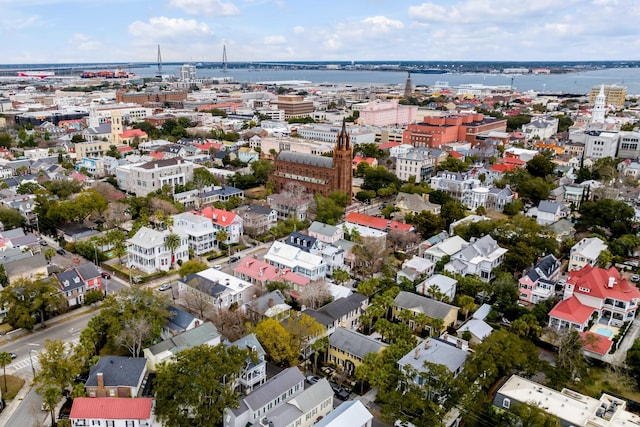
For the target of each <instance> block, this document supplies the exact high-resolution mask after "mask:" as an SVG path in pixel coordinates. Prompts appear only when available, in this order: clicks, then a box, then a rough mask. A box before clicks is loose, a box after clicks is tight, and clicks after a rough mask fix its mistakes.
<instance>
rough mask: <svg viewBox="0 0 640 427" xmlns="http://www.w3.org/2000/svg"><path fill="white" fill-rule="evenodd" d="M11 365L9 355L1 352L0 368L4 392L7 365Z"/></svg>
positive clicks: (5, 389) (5, 390) (5, 388)
mask: <svg viewBox="0 0 640 427" xmlns="http://www.w3.org/2000/svg"><path fill="white" fill-rule="evenodd" d="M9 363H11V353H7V352H6V351H3V352H2V353H0V366H2V371H3V374H4V392H5V393H6V392H7V390H8V389H7V365H8V364H9Z"/></svg>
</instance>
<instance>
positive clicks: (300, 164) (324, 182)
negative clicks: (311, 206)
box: [271, 121, 353, 196]
mask: <svg viewBox="0 0 640 427" xmlns="http://www.w3.org/2000/svg"><path fill="white" fill-rule="evenodd" d="M352 150H353V149H352V147H351V141H350V138H349V134H348V133H347V130H346V127H345V122H344V121H343V122H342V129H341V130H340V132H339V133H338V138H337V140H336V146H335V148H334V149H333V158H331V157H324V156H316V155H313V154H303V153H294V152H292V151H281V152H280V153H279V154H278V157H277V158H276V160H275V162H274V165H275V169H274V171H273V173H272V174H271V179H272V180H273V182H274V183H275V191H276V192H278V193H280V192H282V191H283V190H284V189H285V187H286V186H287V184H289V183H295V184H298V185H301V186H303V187H304V188H305V189H306V190H307V193H309V194H316V193H320V194H322V195H324V196H326V195H328V194H329V193H331V192H332V191H335V190H340V191H343V192H344V193H346V194H348V195H351V181H352V176H351V173H352V169H351V168H352V166H351V161H352V158H353V151H352Z"/></svg>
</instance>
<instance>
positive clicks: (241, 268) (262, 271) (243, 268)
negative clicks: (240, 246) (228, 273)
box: [233, 257, 278, 282]
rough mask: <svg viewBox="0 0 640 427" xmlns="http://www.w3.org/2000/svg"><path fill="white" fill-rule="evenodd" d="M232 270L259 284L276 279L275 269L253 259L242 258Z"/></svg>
mask: <svg viewBox="0 0 640 427" xmlns="http://www.w3.org/2000/svg"><path fill="white" fill-rule="evenodd" d="M233 270H234V271H236V272H238V273H242V274H244V275H245V276H248V277H252V278H254V279H256V280H259V281H261V282H264V281H270V280H276V278H277V277H278V269H277V268H276V267H274V266H273V265H271V264H269V263H268V262H264V261H260V260H259V259H256V258H253V257H246V258H243V259H242V260H241V261H240V262H239V263H238V265H237V266H236V268H234V269H233Z"/></svg>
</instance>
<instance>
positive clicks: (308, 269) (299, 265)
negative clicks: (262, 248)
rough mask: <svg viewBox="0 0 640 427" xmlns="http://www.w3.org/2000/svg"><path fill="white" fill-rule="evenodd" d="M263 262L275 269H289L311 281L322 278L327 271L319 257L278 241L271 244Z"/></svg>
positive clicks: (325, 265)
mask: <svg viewBox="0 0 640 427" xmlns="http://www.w3.org/2000/svg"><path fill="white" fill-rule="evenodd" d="M264 260H265V261H267V262H268V263H269V264H271V265H273V266H275V267H277V268H280V269H289V270H291V271H292V272H293V273H297V274H299V275H301V276H304V277H307V278H309V279H311V280H320V279H322V278H324V277H325V276H326V274H327V271H328V268H327V264H326V263H325V261H324V259H323V258H322V257H321V256H319V255H314V254H311V253H309V252H305V251H303V250H302V249H300V248H297V247H294V246H290V245H287V244H285V243H282V242H279V241H275V242H273V244H272V245H271V247H270V248H269V251H268V252H267V254H266V255H265V256H264Z"/></svg>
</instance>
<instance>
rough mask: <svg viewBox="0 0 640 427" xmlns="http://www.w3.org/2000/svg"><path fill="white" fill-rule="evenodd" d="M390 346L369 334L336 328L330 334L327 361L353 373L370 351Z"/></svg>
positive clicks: (377, 350) (373, 351)
mask: <svg viewBox="0 0 640 427" xmlns="http://www.w3.org/2000/svg"><path fill="white" fill-rule="evenodd" d="M387 347H388V345H387V344H384V343H382V342H380V341H377V340H375V339H373V338H371V337H369V336H367V335H363V334H361V333H359V332H356V331H352V330H350V329H346V328H336V331H335V332H334V333H333V334H331V335H330V336H329V351H328V352H327V361H328V362H329V363H332V364H334V365H336V366H338V367H339V368H340V369H341V370H343V371H344V372H346V373H348V374H349V375H352V374H353V372H354V371H355V369H356V367H358V366H360V365H361V364H362V360H363V359H364V357H365V356H366V355H367V354H369V353H381V352H383V351H384V350H386V348H387Z"/></svg>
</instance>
